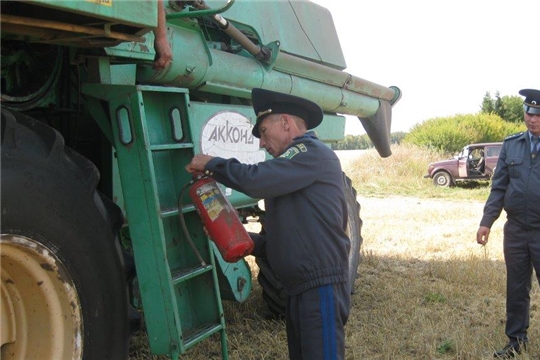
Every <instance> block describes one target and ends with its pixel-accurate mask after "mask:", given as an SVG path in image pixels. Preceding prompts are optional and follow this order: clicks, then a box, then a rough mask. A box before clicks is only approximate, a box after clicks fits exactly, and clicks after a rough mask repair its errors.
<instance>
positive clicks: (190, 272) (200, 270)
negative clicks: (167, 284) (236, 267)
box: [172, 264, 214, 285]
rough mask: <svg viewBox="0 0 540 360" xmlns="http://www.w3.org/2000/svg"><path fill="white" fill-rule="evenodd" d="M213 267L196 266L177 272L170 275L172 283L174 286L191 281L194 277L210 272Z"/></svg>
mask: <svg viewBox="0 0 540 360" xmlns="http://www.w3.org/2000/svg"><path fill="white" fill-rule="evenodd" d="M213 268H214V266H213V265H211V264H207V265H204V266H196V267H192V268H188V269H182V270H178V271H175V272H173V273H172V281H173V284H174V285H177V284H180V283H182V282H184V281H186V280H189V279H192V278H194V277H196V276H199V275H201V274H204V273H206V272H209V271H212V269H213Z"/></svg>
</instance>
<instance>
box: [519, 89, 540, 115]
mask: <svg viewBox="0 0 540 360" xmlns="http://www.w3.org/2000/svg"><path fill="white" fill-rule="evenodd" d="M519 95H522V96H525V100H524V101H523V110H525V112H526V113H527V114H535V115H536V114H538V115H540V90H535V89H523V90H520V91H519Z"/></svg>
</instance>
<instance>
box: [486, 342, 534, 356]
mask: <svg viewBox="0 0 540 360" xmlns="http://www.w3.org/2000/svg"><path fill="white" fill-rule="evenodd" d="M522 347H523V349H524V350H525V349H526V348H527V347H526V345H525V343H521V346H520V343H509V344H508V345H506V346H505V347H504V349H502V350H500V351H496V352H495V353H494V354H493V357H494V358H495V359H511V358H514V357H515V356H516V355H517V354H521V348H522Z"/></svg>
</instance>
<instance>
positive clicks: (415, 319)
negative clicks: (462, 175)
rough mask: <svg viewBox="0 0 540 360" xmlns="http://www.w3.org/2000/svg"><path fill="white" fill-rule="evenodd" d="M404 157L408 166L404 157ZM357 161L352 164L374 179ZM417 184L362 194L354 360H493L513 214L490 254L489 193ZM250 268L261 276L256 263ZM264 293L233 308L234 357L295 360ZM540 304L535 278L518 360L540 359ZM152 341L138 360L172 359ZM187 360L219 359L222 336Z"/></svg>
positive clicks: (349, 331)
mask: <svg viewBox="0 0 540 360" xmlns="http://www.w3.org/2000/svg"><path fill="white" fill-rule="evenodd" d="M362 156H364V155H362ZM396 156H397V159H396V161H399V152H398V153H397V154H396ZM355 161H356V160H354V159H353V161H351V162H348V163H347V165H346V166H351V167H355V169H356V170H357V171H360V172H364V173H365V172H366V170H365V169H364V171H362V169H360V170H358V164H356V165H355ZM346 166H344V170H345V171H346V172H347V171H348V170H350V169H349V168H347V167H346ZM353 173H354V172H353ZM351 178H353V182H354V176H351ZM363 181H364V182H365V184H368V180H363ZM414 181H416V182H418V184H420V185H419V186H425V187H426V188H425V189H426V191H425V192H423V191H420V192H418V191H417V194H418V196H400V195H399V191H384V192H386V193H387V195H384V196H381V195H380V192H381V191H380V185H377V186H375V185H373V184H371V185H369V186H372V187H373V188H374V189H376V190H375V191H373V192H371V191H368V192H366V191H361V190H359V196H358V201H359V202H360V204H361V207H362V208H361V212H360V215H361V218H362V219H363V222H364V225H363V229H362V234H363V238H364V243H363V246H362V250H361V252H362V257H363V259H362V262H361V264H360V266H359V269H358V270H359V271H358V272H359V277H358V279H357V280H356V283H355V286H356V292H355V293H354V294H353V295H352V308H351V314H350V317H349V321H348V323H347V326H346V336H347V338H346V343H347V353H346V359H348V360H360V359H362V360H365V359H367V360H371V359H373V360H376V359H385V360H394V359H396V360H402V359H403V360H407V359H410V360H413V359H426V360H427V359H467V360H468V359H470V360H476V359H492V354H493V351H494V350H496V349H499V348H500V347H502V346H504V345H505V343H506V337H505V335H504V320H505V268H504V261H503V255H502V227H503V224H504V217H505V215H504V213H503V215H502V216H501V218H500V219H499V220H498V221H497V222H496V223H495V225H494V227H493V229H492V232H491V236H490V241H489V243H488V244H487V245H486V246H485V247H482V246H480V245H478V244H476V241H475V236H476V230H477V227H478V222H479V220H480V217H481V215H482V208H483V205H484V200H482V199H481V198H482V196H483V195H482V194H483V193H485V194H486V196H487V192H488V191H487V189H472V190H471V189H469V188H467V187H464V188H458V189H452V190H448V191H452V192H453V191H459V192H460V195H459V199H457V200H453V199H452V198H451V197H452V196H450V198H448V197H449V196H447V195H448V194H446V193H444V194H442V195H441V194H438V195H437V194H435V195H432V194H430V195H429V196H426V193H431V192H432V191H434V190H433V189H432V188H433V185H432V184H431V182H430V181H429V180H426V179H421V180H416V179H415V180H414ZM360 186H361V184H360V185H359V184H356V185H355V187H356V188H357V189H360ZM484 186H486V185H484ZM420 190H422V189H420ZM467 191H471V193H470V194H471V196H470V198H471V199H468V197H469V196H468V194H467V193H466V192H467ZM464 192H465V193H464ZM479 192H480V196H479V195H478V194H479ZM389 193H390V194H391V195H388V194H389ZM440 197H443V198H440ZM479 198H480V199H479ZM250 264H252V265H251V266H252V268H253V274H254V276H256V273H257V268H256V265H254V264H253V262H252V261H250ZM260 292H261V290H260V287H259V286H258V284H257V281H256V279H255V278H254V280H253V291H252V295H251V296H250V297H249V299H248V300H247V301H246V302H245V303H242V304H237V303H225V304H224V307H225V316H226V321H227V326H228V328H227V336H228V345H229V346H228V347H229V358H230V359H238V360H245V359H257V360H259V359H272V360H273V359H276V360H281V359H287V358H288V355H287V345H286V335H285V327H284V323H283V322H282V321H281V320H279V319H275V318H273V317H272V316H271V314H270V312H269V311H268V309H267V308H266V305H265V303H264V302H263V300H262V297H261V293H260ZM539 303H540V295H539V291H538V285H537V283H536V281H535V282H534V285H533V292H532V307H531V326H530V333H529V337H530V343H529V350H528V353H526V354H523V355H520V356H518V357H517V359H521V360H525V359H540V331H539V329H540V323H539V319H538V317H539V313H538V305H539ZM144 343H145V339H144V335H142V334H139V335H138V336H136V337H135V338H134V340H133V341H132V346H131V359H151V358H153V359H162V358H164V357H157V356H153V357H152V356H151V355H149V353H148V350H147V348H145V346H144ZM184 358H186V359H196V360H198V359H201V360H203V359H219V358H220V352H219V338H218V337H214V338H211V339H210V340H207V341H205V342H203V343H201V344H200V345H198V346H197V347H195V348H194V349H192V350H190V351H189V352H188V353H187V354H186V355H185V356H184Z"/></svg>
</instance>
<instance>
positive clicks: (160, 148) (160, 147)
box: [150, 143, 193, 151]
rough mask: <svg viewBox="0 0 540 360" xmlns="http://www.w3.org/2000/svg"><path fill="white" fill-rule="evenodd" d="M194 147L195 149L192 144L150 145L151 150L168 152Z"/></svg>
mask: <svg viewBox="0 0 540 360" xmlns="http://www.w3.org/2000/svg"><path fill="white" fill-rule="evenodd" d="M192 147H193V144H192V143H179V144H161V145H150V150H152V151H167V150H177V149H188V148H192Z"/></svg>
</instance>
